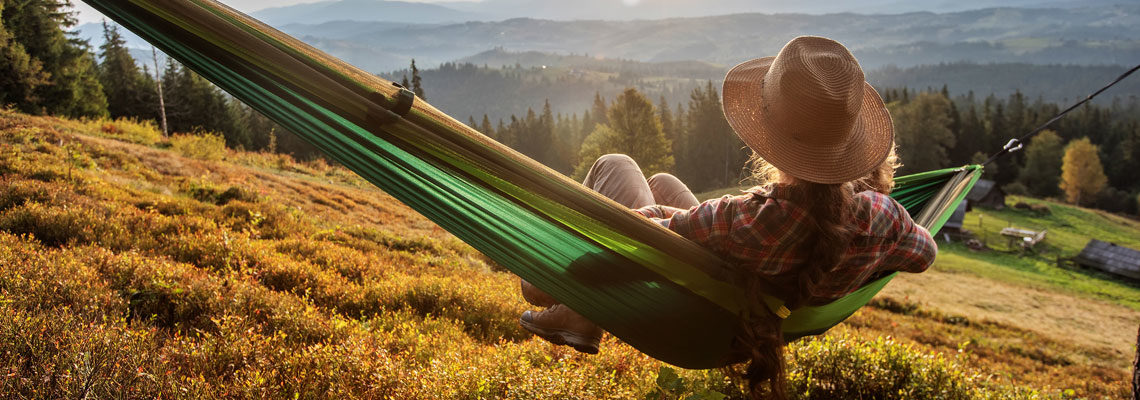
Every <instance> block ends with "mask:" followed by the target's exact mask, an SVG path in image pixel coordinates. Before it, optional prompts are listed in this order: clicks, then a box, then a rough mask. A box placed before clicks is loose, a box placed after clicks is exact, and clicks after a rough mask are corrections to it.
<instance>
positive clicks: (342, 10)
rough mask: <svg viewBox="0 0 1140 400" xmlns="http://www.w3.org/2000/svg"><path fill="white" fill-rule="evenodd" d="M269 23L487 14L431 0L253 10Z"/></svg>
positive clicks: (437, 19)
mask: <svg viewBox="0 0 1140 400" xmlns="http://www.w3.org/2000/svg"><path fill="white" fill-rule="evenodd" d="M250 15H252V16H253V17H254V18H257V19H260V20H262V21H263V22H265V23H268V24H270V25H287V24H293V23H305V24H321V23H325V22H330V21H387V22H401V21H403V22H411V23H423V24H434V23H441V22H464V21H471V20H477V19H482V18H485V17H484V16H482V15H480V14H478V13H473V12H464V11H458V10H454V9H451V8H448V7H444V6H440V5H437V4H429V3H413V2H404V1H383V0H337V1H322V2H316V3H303V4H297V5H292V6H286V7H274V8H267V9H264V10H260V11H256V12H253V13H251V14H250Z"/></svg>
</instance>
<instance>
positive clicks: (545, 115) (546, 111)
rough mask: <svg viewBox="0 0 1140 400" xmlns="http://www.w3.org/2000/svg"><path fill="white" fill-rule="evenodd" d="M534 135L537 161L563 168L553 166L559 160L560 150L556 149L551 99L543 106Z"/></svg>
mask: <svg viewBox="0 0 1140 400" xmlns="http://www.w3.org/2000/svg"><path fill="white" fill-rule="evenodd" d="M531 134H532V135H534V139H533V144H532V146H533V147H534V152H535V155H537V157H535V159H536V160H538V161H539V162H541V163H543V164H546V165H547V166H550V167H551V168H554V169H558V167H561V166H555V165H552V163H553V162H554V161H555V160H557V159H558V149H555V148H554V143H555V140H554V111H553V110H551V109H550V99H547V100H545V101H544V102H543V104H542V114H540V115H539V116H538V123H537V124H535V125H534V126H533V127H532V128H531Z"/></svg>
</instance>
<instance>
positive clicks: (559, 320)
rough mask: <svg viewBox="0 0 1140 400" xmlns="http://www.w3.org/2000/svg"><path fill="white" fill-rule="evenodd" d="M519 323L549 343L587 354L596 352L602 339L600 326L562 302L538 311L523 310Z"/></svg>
mask: <svg viewBox="0 0 1140 400" xmlns="http://www.w3.org/2000/svg"><path fill="white" fill-rule="evenodd" d="M519 324H520V325H522V327H523V328H526V330H528V331H531V333H534V334H535V335H538V336H539V337H541V338H543V339H546V341H548V342H550V343H554V344H561V345H567V346H570V347H573V348H574V350H578V351H580V352H583V353H587V354H598V342H600V341H601V340H602V328H600V327H598V326H597V325H594V323H593V322H590V320H588V319H586V317H583V316H582V315H581V314H578V313H576V312H574V310H571V309H570V307H566V305H564V304H555V305H554V306H552V307H550V308H547V309H546V310H543V311H539V312H534V311H526V312H523V314H522V317H521V318H519Z"/></svg>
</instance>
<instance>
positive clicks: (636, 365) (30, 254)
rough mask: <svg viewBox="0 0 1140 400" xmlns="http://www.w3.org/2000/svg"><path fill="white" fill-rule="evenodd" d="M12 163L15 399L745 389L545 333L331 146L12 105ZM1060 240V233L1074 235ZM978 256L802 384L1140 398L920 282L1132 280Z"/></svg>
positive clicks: (1027, 327) (822, 390) (956, 263)
mask: <svg viewBox="0 0 1140 400" xmlns="http://www.w3.org/2000/svg"><path fill="white" fill-rule="evenodd" d="M0 176H2V177H0V393H5V394H7V395H11V396H12V397H18V398H45V399H47V398H52V399H54V398H85V397H86V398H91V397H97V398H159V397H161V398H396V399H405V398H471V399H476V398H520V399H530V398H567V399H571V398H630V399H632V398H637V399H644V398H651V399H657V398H697V399H702V398H703V399H716V398H724V397H725V396H727V397H728V398H739V397H741V396H742V393H741V388H740V386H738V385H737V384H735V383H734V382H732V381H731V380H729V379H728V378H726V376H725V374H724V372H723V371H717V370H714V371H689V370H677V369H674V368H670V367H669V366H667V365H663V364H661V363H660V362H657V361H655V360H652V359H649V358H647V357H645V356H644V355H642V354H640V353H639V352H637V351H636V350H635V349H633V348H631V347H629V346H627V345H625V344H623V343H621V342H620V341H618V340H616V339H614V338H612V337H607V338H606V339H605V340H604V342H603V349H602V352H601V354H599V355H596V356H583V355H580V354H577V353H575V352H573V351H572V350H569V349H568V348H564V347H557V346H552V345H550V344H548V343H546V342H544V341H542V340H538V339H535V338H533V337H532V336H531V335H530V334H528V333H527V332H526V331H524V330H522V329H521V328H520V327H519V326H518V324H517V318H518V315H519V313H521V312H522V311H523V310H526V309H527V308H528V306H527V305H526V304H525V303H524V302H523V301H522V299H521V297H520V296H519V295H518V293H517V285H518V281H517V278H515V277H514V276H513V275H511V274H510V273H508V272H505V271H502V270H500V269H499V268H498V267H496V266H495V265H494V264H493V263H491V262H489V261H487V260H486V259H485V258H484V257H483V256H482V255H481V254H479V253H478V252H476V251H474V250H473V249H471V248H470V247H468V246H467V245H466V244H463V243H462V242H460V241H458V240H456V239H455V238H454V237H452V236H451V235H449V234H447V233H446V232H444V231H442V230H441V229H440V228H438V227H437V226H436V225H434V224H432V223H431V222H429V221H427V220H426V219H424V218H423V217H421V216H420V215H418V214H416V213H414V212H413V211H411V209H409V208H408V207H406V206H404V205H402V204H399V203H397V202H395V201H394V200H392V199H391V198H390V197H388V196H387V195H385V194H384V193H382V192H380V191H378V190H376V189H374V188H371V187H370V186H367V185H364V184H362V182H361V180H360V179H359V178H357V177H356V176H355V175H353V174H351V173H349V172H348V171H346V170H344V169H342V168H339V167H336V166H329V165H327V164H325V163H323V162H319V161H314V162H297V161H295V160H292V159H290V158H289V157H286V156H281V155H274V154H261V153H242V152H235V151H231V150H226V149H223V148H220V147H217V145H216V143H212V142H210V141H208V140H194V139H193V138H174V139H164V138H160V137H158V135H157V133H156V132H155V131H154V129H153V127H152V126H148V125H146V124H138V123H133V122H129V121H118V122H112V121H71V120H62V119H55V118H45V117H31V116H27V115H22V114H17V113H14V112H11V111H0ZM1055 208H1059V207H1055ZM1057 211H1060V210H1057ZM1011 212H1012V211H1011ZM1003 215H1004V214H1003ZM1056 215H1057V217H1058V218H1060V217H1061V216H1062V215H1064V214H1062V213H1060V212H1058V213H1057V214H1056ZM1015 216H1016V215H1014V214H1010V216H1009V217H1008V218H1010V219H1012V218H1014V217H1015ZM1076 218H1078V219H1082V218H1087V217H1083V216H1080V215H1077V216H1076ZM1106 218H1108V219H1106V220H1108V221H1115V220H1114V219H1111V218H1109V217H1106ZM994 219H995V220H997V219H998V216H997V215H995V217H994ZM1070 224H1073V225H1074V226H1077V225H1076V224H1074V223H1073V222H1070ZM1079 226H1080V227H1081V228H1080V229H1084V225H1079ZM1090 226H1096V227H1098V228H1096V229H1105V230H1106V231H1110V230H1111V229H1110V228H1107V227H1106V228H1099V227H1100V225H1092V224H1091V223H1090ZM1106 226H1107V225H1106ZM1133 227H1134V226H1133ZM1090 229H1091V228H1090ZM1129 229H1132V228H1129ZM1090 232H1091V231H1090ZM1127 234H1128V233H1123V234H1122V235H1127ZM1059 237H1060V238H1062V240H1061V241H1059V242H1058V244H1057V246H1058V249H1060V250H1065V249H1071V248H1072V247H1065V246H1066V245H1064V243H1068V242H1076V241H1078V239H1075V238H1071V239H1064V238H1065V236H1059ZM1078 247H1079V246H1078ZM984 257H989V258H983V257H982V256H978V257H975V255H974V254H972V253H969V252H968V251H967V250H964V249H955V248H954V246H948V247H947V248H946V250H945V251H944V252H943V255H942V256H941V257H940V259H939V261H938V262H937V264H936V266H935V270H937V271H932V272H931V273H929V274H920V275H915V276H913V277H906V278H904V279H899V280H898V281H899V282H898V283H893V284H892V285H891V286H890V287H888V289H891V290H895V291H896V292H893V293H889V294H886V295H884V296H880V297H879V298H877V299H876V300H875V301H874V302H873V303H872V306H871V307H866V308H864V309H863V310H862V311H860V312H859V313H857V314H856V315H855V316H854V317H852V318H851V319H850V320H849V321H848V323H845V324H843V325H841V326H840V327H838V328H836V329H834V330H832V331H831V332H829V333H828V334H826V335H824V336H822V337H819V338H815V339H809V340H802V341H797V342H795V343H792V344H790V345H789V346H788V349H789V355H788V357H789V368H790V379H791V393H790V394H791V395H792V397H793V398H800V399H808V398H811V399H828V398H900V399H903V398H932V397H939V398H949V399H971V398H1066V397H1074V396H1076V397H1086V398H1119V397H1123V396H1125V395H1126V394H1127V393H1128V385H1127V375H1128V371H1127V370H1126V369H1125V368H1124V367H1122V366H1121V365H1120V360H1121V359H1122V358H1123V357H1124V356H1122V355H1121V354H1123V353H1130V352H1131V351H1132V349H1130V348H1129V349H1126V350H1127V351H1124V350H1122V349H1120V347H1122V346H1117V345H1116V344H1115V343H1117V341H1113V340H1115V339H1113V338H1107V339H1105V341H1104V343H1107V344H1104V343H1100V342H1097V343H1092V342H1089V343H1085V342H1081V341H1073V340H1068V341H1066V340H1061V339H1060V338H1058V337H1057V335H1053V334H1051V333H1049V331H1042V330H1039V329H1037V328H1036V327H1034V326H1032V325H1033V324H1032V323H1028V322H1027V323H1020V322H1017V321H1014V322H1003V321H999V320H994V319H992V318H990V317H984V318H983V317H981V316H978V315H975V314H972V313H970V312H963V313H958V312H956V311H954V310H953V309H950V308H946V307H945V305H946V304H947V303H946V302H941V303H940V302H939V301H941V300H938V299H934V298H921V297H916V296H911V295H908V294H906V293H907V292H906V291H907V290H911V289H912V288H913V287H916V286H918V287H921V285H943V284H952V283H956V282H959V281H960V280H962V279H967V278H968V279H973V280H976V281H977V282H984V283H986V284H991V285H999V286H1000V287H1001V288H1002V289H1001V291H1002V292H1003V293H1004V292H1008V293H1006V294H1010V293H1012V294H1014V295H1016V294H1019V293H1023V292H1024V291H1028V290H1031V289H1032V288H1034V287H1046V288H1059V289H1063V290H1064V291H1066V292H1068V293H1075V294H1077V295H1079V297H1073V298H1076V299H1086V298H1087V299H1088V300H1087V302H1088V303H1089V304H1093V305H1097V307H1101V308H1099V309H1096V310H1102V311H1095V310H1094V312H1093V313H1094V314H1097V313H1103V314H1110V313H1112V312H1116V311H1117V310H1119V309H1124V310H1129V307H1131V308H1132V309H1134V308H1135V304H1133V303H1132V301H1133V300H1128V299H1127V297H1128V296H1129V295H1130V294H1131V293H1134V292H1132V290H1133V289H1132V288H1131V287H1128V286H1124V285H1118V286H1112V285H1116V284H1113V283H1111V282H1109V281H1107V280H1104V279H1101V278H1099V277H1096V276H1091V275H1083V274H1078V276H1077V278H1076V279H1070V280H1071V281H1072V282H1071V283H1066V282H1062V281H1063V279H1062V276H1064V275H1055V274H1056V273H1055V272H1047V271H1046V270H1047V268H1046V266H1047V265H1045V264H1047V263H1045V262H1044V261H1040V262H1041V263H1042V265H1040V266H1036V267H1034V265H1037V264H1026V265H1025V266H1020V265H1015V264H1013V263H1012V262H1011V261H1009V260H1022V259H1019V258H1017V256H1016V255H1012V254H999V253H998V252H990V253H986V254H985V255H984ZM1041 257H1048V256H1046V255H1043V256H1041ZM971 260H976V261H979V262H973V261H971ZM1019 262H1021V261H1019ZM1024 262H1029V261H1024ZM1032 262H1034V263H1037V262H1038V261H1032ZM993 271H1000V272H993ZM915 279H927V280H928V281H916V280H915ZM1098 284H1099V285H1104V286H1105V287H1109V288H1110V290H1107V291H1104V292H1103V293H1101V292H1098V291H1096V290H1093V287H1094V286H1096V285H1098ZM1001 285H1004V286H1001ZM1025 293H1029V292H1025ZM965 295H974V294H971V293H965ZM974 296H975V297H977V296H976V295H974ZM1114 296H1119V297H1120V299H1119V300H1117V299H1116V297H1114ZM1132 298H1135V296H1133V297H1132ZM1096 299H1109V300H1112V301H1114V302H1117V303H1118V304H1124V305H1126V306H1128V307H1122V306H1119V305H1111V304H1109V305H1103V304H1102V302H1100V301H1099V300H1096ZM1077 301H1079V302H1082V303H1083V302H1085V300H1077ZM995 315H996V317H1001V316H1002V315H1000V314H995ZM1097 315H1100V314H1097ZM1128 318H1131V317H1128ZM1130 321H1131V320H1130ZM1130 321H1129V323H1131V322H1130ZM1038 323H1039V322H1038ZM1133 326H1134V325H1133ZM1133 329H1134V328H1133ZM1133 333H1134V332H1133ZM1089 340H1090V341H1092V340H1099V339H1097V337H1090V339H1089ZM1105 346H1107V348H1108V349H1109V350H1104V348H1105ZM1118 353H1120V354H1118Z"/></svg>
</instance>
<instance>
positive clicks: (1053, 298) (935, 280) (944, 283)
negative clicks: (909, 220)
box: [882, 265, 1140, 366]
mask: <svg viewBox="0 0 1140 400" xmlns="http://www.w3.org/2000/svg"><path fill="white" fill-rule="evenodd" d="M935 268H937V265H936V266H935ZM882 294H884V295H888V296H892V297H896V298H906V299H907V300H909V301H912V302H916V303H919V304H921V305H923V306H925V307H929V308H931V309H935V310H939V311H942V312H945V313H948V314H955V315H962V316H966V317H968V318H970V319H975V320H990V321H994V322H999V323H1003V324H1008V325H1012V326H1016V327H1019V328H1022V329H1027V330H1032V331H1035V332H1038V333H1041V334H1043V335H1046V336H1049V337H1052V338H1054V339H1056V340H1059V341H1065V342H1070V343H1073V344H1076V345H1078V346H1081V347H1087V348H1090V349H1093V350H1096V352H1097V353H1101V354H1105V355H1107V356H1109V357H1111V360H1106V361H1110V362H1111V363H1112V364H1113V365H1120V366H1126V365H1130V364H1131V360H1132V357H1133V355H1134V352H1135V342H1134V340H1136V327H1137V325H1138V324H1140V311H1135V310H1132V309H1129V308H1126V307H1123V306H1118V305H1113V304H1108V303H1105V302H1103V301H1099V300H1095V299H1089V298H1084V297H1078V296H1073V295H1068V294H1060V293H1053V292H1049V291H1045V290H1041V289H1035V288H1028V287H1023V286H1017V285H1011V284H1006V283H1000V282H995V281H992V280H988V279H985V278H980V277H977V276H974V275H971V274H967V273H947V272H941V271H937V270H935V269H931V270H929V271H927V272H924V273H922V274H900V276H899V277H898V278H896V279H895V280H894V281H892V282H891V284H890V285H887V287H886V289H884V290H883V292H882Z"/></svg>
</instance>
